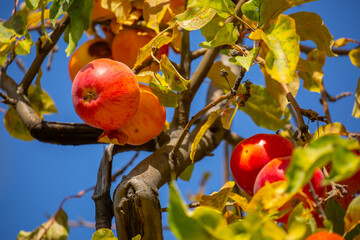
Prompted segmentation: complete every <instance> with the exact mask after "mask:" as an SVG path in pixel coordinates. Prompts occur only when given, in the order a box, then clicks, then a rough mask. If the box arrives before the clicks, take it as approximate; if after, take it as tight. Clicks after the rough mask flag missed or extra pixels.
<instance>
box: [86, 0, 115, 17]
mask: <svg viewBox="0 0 360 240" xmlns="http://www.w3.org/2000/svg"><path fill="white" fill-rule="evenodd" d="M114 17H115V14H114V13H113V12H112V11H110V10H109V9H105V8H103V7H102V6H101V0H94V7H93V11H92V14H91V20H92V21H97V22H100V21H105V20H108V19H112V18H114Z"/></svg>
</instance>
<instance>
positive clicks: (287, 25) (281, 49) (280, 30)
mask: <svg viewBox="0 0 360 240" xmlns="http://www.w3.org/2000/svg"><path fill="white" fill-rule="evenodd" d="M249 37H250V38H251V39H254V38H255V39H256V38H257V37H261V39H262V40H263V41H264V42H265V43H266V45H267V46H268V48H269V51H268V52H267V53H266V57H265V61H266V63H265V69H266V71H267V72H268V73H269V74H270V75H271V77H272V78H273V79H275V80H277V81H279V82H280V83H290V82H292V81H294V76H295V71H296V66H297V64H298V61H299V58H300V46H299V40H300V37H299V35H297V34H296V28H295V21H294V20H293V19H292V18H290V17H288V16H285V15H280V16H279V17H278V18H277V19H276V20H273V21H271V22H270V23H269V28H268V30H267V31H266V32H263V31H262V30H260V29H258V30H256V31H255V32H252V33H251V34H250V36H249Z"/></svg>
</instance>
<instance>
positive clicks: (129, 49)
mask: <svg viewBox="0 0 360 240" xmlns="http://www.w3.org/2000/svg"><path fill="white" fill-rule="evenodd" d="M153 37H154V36H153V34H151V33H150V32H144V31H140V30H138V29H134V28H124V29H122V30H120V31H119V34H117V35H116V36H115V37H114V40H113V42H112V47H111V49H112V56H113V58H114V60H117V61H120V62H123V63H125V64H126V65H128V66H129V67H130V68H132V67H134V64H135V62H136V58H137V55H138V53H139V50H140V48H142V47H143V46H145V45H146V44H147V43H148V42H150V40H151V39H152V38H153ZM162 54H166V55H168V54H169V46H168V45H165V46H163V47H161V48H160V49H159V53H158V55H157V57H158V58H160V57H161V55H162ZM158 70H159V69H158V68H157V70H156V71H158Z"/></svg>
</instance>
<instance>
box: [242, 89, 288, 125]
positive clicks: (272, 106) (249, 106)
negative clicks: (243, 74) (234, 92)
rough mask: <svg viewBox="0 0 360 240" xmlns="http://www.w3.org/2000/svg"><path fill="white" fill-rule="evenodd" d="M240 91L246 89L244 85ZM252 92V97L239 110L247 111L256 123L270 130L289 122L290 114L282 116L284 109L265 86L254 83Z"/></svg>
mask: <svg viewBox="0 0 360 240" xmlns="http://www.w3.org/2000/svg"><path fill="white" fill-rule="evenodd" d="M239 91H240V92H244V91H245V89H244V86H243V85H241V87H240V88H239ZM250 94H251V97H250V98H249V100H248V101H247V102H246V103H245V107H240V108H239V110H241V111H244V112H245V113H247V114H248V115H249V116H250V117H251V118H252V120H253V121H254V123H255V124H256V125H258V126H260V127H263V128H267V129H270V130H279V129H281V128H283V127H284V126H285V125H286V124H287V123H288V122H289V117H290V115H289V114H286V115H285V118H282V116H283V111H282V109H281V108H280V107H279V106H278V104H277V103H276V101H275V100H274V99H273V98H272V97H270V96H269V94H268V93H267V91H266V89H265V88H264V87H262V86H259V85H256V84H252V85H251V87H250Z"/></svg>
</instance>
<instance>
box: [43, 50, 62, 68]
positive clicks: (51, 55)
mask: <svg viewBox="0 0 360 240" xmlns="http://www.w3.org/2000/svg"><path fill="white" fill-rule="evenodd" d="M57 51H59V47H58V46H57V45H55V46H54V47H53V49H51V51H50V53H49V60H48V62H47V65H46V69H47V70H48V71H50V68H51V62H52V60H53V58H54V53H56V52H57Z"/></svg>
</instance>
